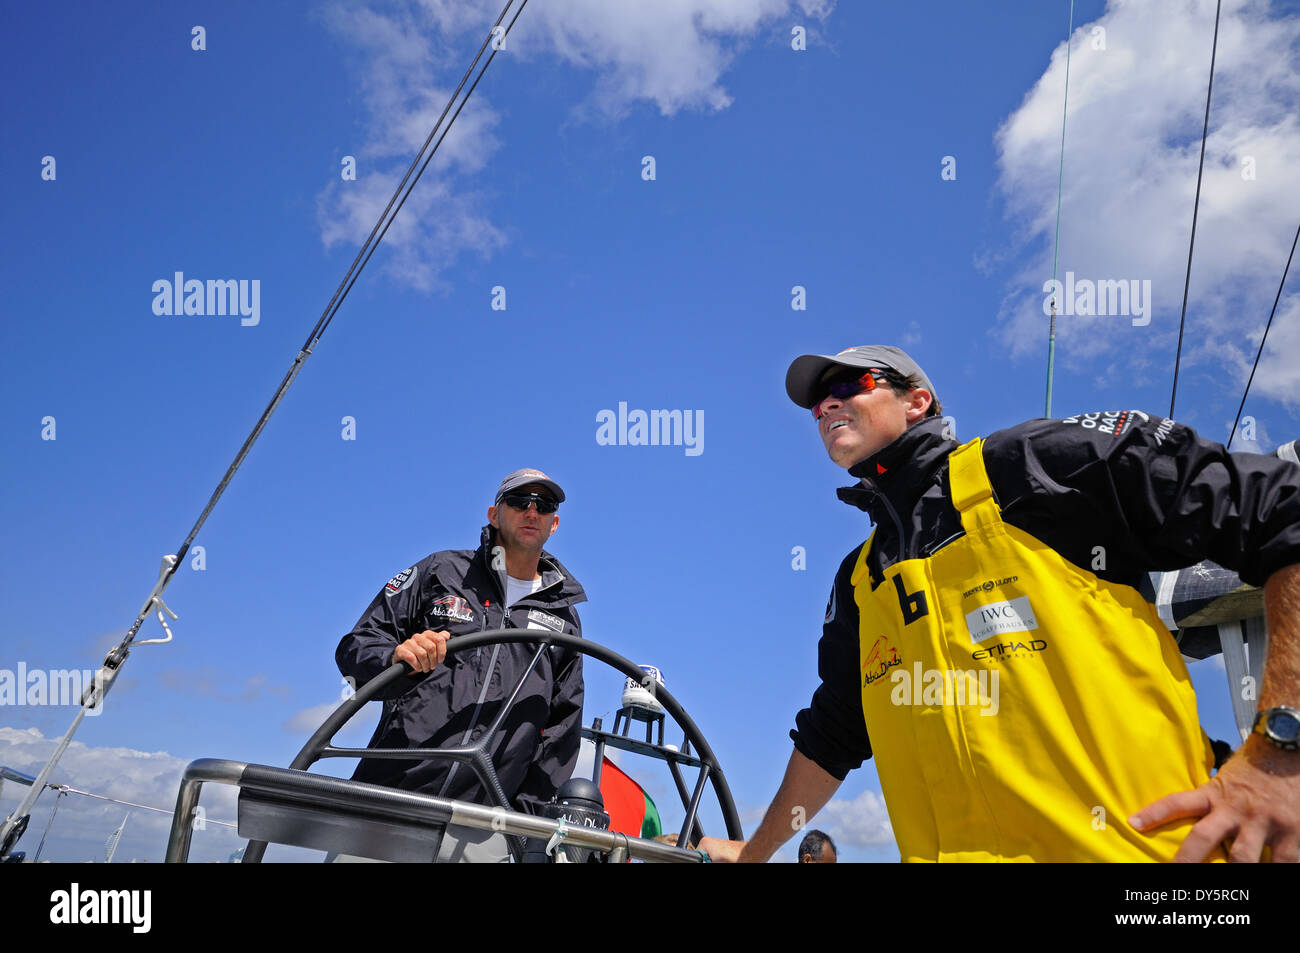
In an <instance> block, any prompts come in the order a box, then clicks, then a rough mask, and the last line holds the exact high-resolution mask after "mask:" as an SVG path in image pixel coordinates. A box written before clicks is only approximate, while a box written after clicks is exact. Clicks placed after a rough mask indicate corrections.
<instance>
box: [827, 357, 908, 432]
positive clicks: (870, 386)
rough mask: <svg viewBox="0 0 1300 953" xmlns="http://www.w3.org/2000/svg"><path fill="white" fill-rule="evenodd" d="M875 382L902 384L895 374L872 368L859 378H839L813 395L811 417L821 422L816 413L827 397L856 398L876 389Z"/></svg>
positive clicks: (839, 398) (838, 398)
mask: <svg viewBox="0 0 1300 953" xmlns="http://www.w3.org/2000/svg"><path fill="white" fill-rule="evenodd" d="M876 381H885V382H886V383H892V382H895V381H897V382H898V383H902V379H901V378H899V377H898V376H897V375H896V374H890V373H889V372H888V371H882V370H880V369H879V368H876V367H873V368H871V370H869V371H867V372H866V373H865V374H863V375H862V376H861V377H848V378H840V379H839V380H834V381H831V382H830V383H829V384H823V385H822V387H821V388H819V389H818V390H817V391H816V392H815V393H814V394H813V405H812V415H813V419H814V420H821V419H822V415H821V414H820V413H818V410H819V409H820V408H821V405H822V402H823V401H824V400H826V398H827V397H834V398H835V399H836V400H848V399H849V398H850V397H856V396H857V395H858V394H862V393H868V394H869V393H871V392H872V391H873V390H875V389H876Z"/></svg>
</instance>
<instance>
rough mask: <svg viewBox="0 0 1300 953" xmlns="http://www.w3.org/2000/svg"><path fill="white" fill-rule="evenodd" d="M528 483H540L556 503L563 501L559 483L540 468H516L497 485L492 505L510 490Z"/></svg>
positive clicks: (498, 501) (562, 492)
mask: <svg viewBox="0 0 1300 953" xmlns="http://www.w3.org/2000/svg"><path fill="white" fill-rule="evenodd" d="M530 483H537V484H540V485H541V486H544V487H546V488H547V489H548V490H550V491H551V495H552V496H554V497H555V502H556V503H563V502H564V491H563V490H561V489H560V484H558V483H556V482H555V481H554V480H552V479H551V478H550V477H548V476H547V475H546V474H545V473H543V472H542V471H541V470H516V471H515V472H514V473H511V474H510V475H509V476H507V477H506V478H505V479H504V480H502V481H501V485H500V486H499V487H497V495H496V499H495V500H493V502H492V505H493V506H496V505H497V504H498V503H500V502H501V497H503V496H505V495H506V494H507V493H509V492H510V491H511V490H517V489H519V488H520V487H521V486H528V484H530Z"/></svg>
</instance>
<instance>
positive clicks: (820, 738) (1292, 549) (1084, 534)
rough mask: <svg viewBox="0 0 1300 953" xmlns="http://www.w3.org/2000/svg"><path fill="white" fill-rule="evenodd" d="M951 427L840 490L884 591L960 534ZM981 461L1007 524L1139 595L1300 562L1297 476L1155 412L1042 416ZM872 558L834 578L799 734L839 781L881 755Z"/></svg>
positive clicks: (869, 465) (931, 430)
mask: <svg viewBox="0 0 1300 953" xmlns="http://www.w3.org/2000/svg"><path fill="white" fill-rule="evenodd" d="M944 429H945V424H944V421H943V420H942V419H940V418H931V419H929V420H926V421H924V422H922V423H920V424H918V425H916V426H914V427H912V428H911V429H910V430H908V431H907V432H905V433H904V434H903V435H902V436H900V437H899V438H898V439H897V440H895V441H894V442H892V443H890V444H889V445H888V446H886V447H884V448H882V449H881V450H880V451H879V452H878V453H876V454H875V455H874V456H872V457H869V458H868V459H866V460H864V461H862V462H860V463H858V464H855V465H854V466H853V467H852V468H851V469H850V470H849V473H850V475H852V476H855V477H858V479H859V480H860V482H859V484H858V485H857V486H853V487H846V488H843V489H841V490H839V491H838V495H839V498H840V499H841V500H843V501H844V502H846V503H849V504H851V505H853V506H856V507H858V508H859V509H861V510H865V511H866V512H867V513H868V514H869V515H870V516H871V521H872V522H873V523H874V524H875V536H874V538H873V540H872V543H871V551H870V552H869V553H868V569H869V573H870V578H871V585H872V587H873V589H874V587H875V586H878V585H879V584H880V582H881V579H882V572H883V570H884V569H886V568H888V567H889V566H892V565H893V564H894V563H895V562H897V561H899V560H901V559H916V558H924V557H926V556H929V555H931V554H933V553H934V552H936V551H937V550H939V549H941V548H942V547H943V546H944V545H945V544H946V543H947V542H950V541H951V540H953V539H955V538H957V537H958V536H961V535H962V533H963V530H962V526H961V518H960V516H959V514H958V513H957V511H956V509H954V508H953V505H952V502H951V499H950V496H949V489H948V454H949V453H951V452H952V451H953V450H955V449H956V448H957V446H958V444H957V441H956V440H953V439H951V438H950V437H945V436H944ZM984 465H985V468H986V469H987V471H988V475H989V482H990V483H991V484H992V486H993V494H994V497H995V499H996V500H997V502H998V505H999V506H1000V507H1001V508H1002V518H1003V519H1004V520H1005V521H1006V522H1008V523H1010V524H1012V525H1013V526H1016V527H1018V528H1020V529H1022V530H1024V531H1025V532H1026V533H1029V534H1030V535H1032V536H1034V537H1036V538H1037V539H1039V540H1041V541H1042V542H1043V543H1045V544H1047V545H1048V546H1050V547H1051V548H1052V549H1054V550H1056V551H1057V552H1058V553H1060V554H1061V555H1062V556H1064V557H1065V558H1066V559H1068V560H1069V561H1071V562H1073V563H1074V564H1075V565H1077V566H1080V567H1082V568H1084V569H1087V570H1089V571H1091V572H1094V573H1095V574H1096V575H1097V576H1099V577H1101V578H1103V579H1106V580H1110V581H1113V582H1118V583H1122V584H1125V585H1130V586H1132V587H1134V588H1135V589H1139V591H1140V587H1141V585H1142V582H1143V580H1144V577H1145V576H1146V574H1147V573H1148V572H1153V571H1158V570H1159V571H1164V570H1172V569H1181V568H1184V567H1186V566H1191V565H1194V564H1196V563H1198V562H1200V561H1201V560H1203V559H1210V560H1213V561H1214V562H1216V563H1219V564H1220V565H1222V566H1226V567H1228V568H1229V569H1232V570H1235V571H1236V572H1237V574H1238V575H1239V576H1240V577H1241V578H1242V580H1244V581H1245V582H1248V583H1250V584H1252V585H1256V586H1262V585H1263V584H1264V582H1265V581H1266V580H1267V579H1268V577H1269V576H1270V575H1272V574H1273V573H1274V572H1275V571H1277V570H1278V569H1281V568H1283V567H1286V566H1290V565H1294V564H1297V563H1300V466H1297V465H1296V464H1294V463H1290V462H1288V461H1285V460H1280V459H1278V458H1276V457H1272V456H1263V455H1260V454H1254V453H1232V454H1229V453H1228V452H1227V450H1225V449H1224V447H1223V446H1222V445H1221V444H1217V443H1213V442H1211V441H1208V440H1205V439H1203V438H1201V437H1199V436H1197V434H1196V433H1195V432H1194V431H1193V430H1191V429H1190V428H1188V427H1185V426H1183V425H1181V424H1178V423H1175V422H1174V421H1172V420H1168V419H1166V418H1162V417H1160V416H1158V415H1148V414H1145V413H1143V412H1142V411H1139V410H1125V411H1108V412H1106V413H1094V414H1083V415H1081V416H1078V417H1069V418H1066V419H1064V420H1046V419H1039V420H1031V421H1029V422H1028V423H1024V424H1020V425H1019V426H1016V427H1011V428H1008V429H1007V430H1000V431H997V432H996V433H993V434H990V435H989V436H988V437H986V438H985V440H984ZM863 545H865V543H864V544H863ZM861 549H862V546H858V547H856V548H855V549H854V550H853V552H851V553H849V555H848V556H847V557H845V559H844V561H843V562H842V563H841V564H840V568H839V571H838V572H837V573H836V575H835V583H834V586H833V588H832V590H831V597H830V601H829V603H828V604H827V607H826V621H825V624H824V626H823V627H822V638H821V641H820V642H819V643H818V660H817V664H818V674H819V675H820V676H821V679H822V683H821V685H820V686H819V687H818V688H817V690H816V692H815V693H814V694H813V698H812V703H811V705H810V706H809V707H808V708H805V709H804V710H803V711H801V712H799V714H798V715H797V716H796V718H795V726H796V727H795V729H794V730H793V731H791V732H790V737H791V738H792V739H793V740H794V744H795V747H796V748H797V749H798V750H799V751H800V753H801V754H803V755H804V756H805V757H807V758H809V759H811V760H813V761H815V762H817V764H819V765H820V766H821V767H822V768H823V769H824V770H825V771H827V772H828V773H829V774H831V775H833V776H834V777H836V778H839V779H840V780H843V779H844V777H845V775H847V774H848V772H849V771H851V770H852V769H854V768H856V767H859V766H860V765H861V764H862V762H863V760H864V759H865V758H869V757H870V756H871V744H870V740H869V738H868V737H867V730H866V725H865V723H864V721H863V715H862V695H861V686H860V680H859V672H860V669H859V664H858V606H857V603H856V602H855V601H854V598H853V586H852V584H851V583H850V582H849V576H850V575H851V573H852V571H853V566H854V564H855V563H856V562H857V558H858V553H859V552H860V551H861Z"/></svg>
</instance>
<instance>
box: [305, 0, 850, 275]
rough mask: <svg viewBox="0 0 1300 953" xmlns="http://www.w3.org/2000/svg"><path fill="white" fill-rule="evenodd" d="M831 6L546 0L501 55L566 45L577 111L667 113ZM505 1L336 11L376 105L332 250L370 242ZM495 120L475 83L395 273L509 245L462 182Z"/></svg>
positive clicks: (335, 186) (416, 1) (716, 90)
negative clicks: (637, 107)
mask: <svg viewBox="0 0 1300 953" xmlns="http://www.w3.org/2000/svg"><path fill="white" fill-rule="evenodd" d="M833 9H834V0H794V2H792V0H655V2H639V3H632V2H623V0H620V2H617V3H611V2H608V0H547V2H537V3H533V4H531V5H529V6H528V7H526V8H525V9H524V10H523V13H522V14H521V15H520V17H519V21H518V23H517V24H516V25H515V27H514V29H513V30H512V31H511V33H510V35H509V37H508V38H507V39H506V52H505V53H504V54H502V55H510V56H519V57H522V58H524V59H531V60H533V61H534V65H535V68H536V69H539V70H540V69H546V68H548V66H547V64H546V63H545V62H541V61H540V58H541V57H558V58H559V59H560V60H562V61H564V62H566V63H568V64H570V65H572V66H575V67H578V68H580V69H585V70H590V71H592V72H593V73H594V74H595V88H594V90H593V92H592V94H591V97H590V100H589V102H588V103H587V104H575V111H578V112H584V111H585V112H595V113H596V114H600V115H604V116H609V117H617V116H619V115H622V114H623V113H625V112H626V111H627V110H628V109H629V108H630V107H631V106H632V105H634V104H636V103H650V104H652V105H654V106H655V107H656V108H657V109H658V110H659V112H660V113H661V114H663V115H665V116H670V115H673V114H674V113H676V112H678V111H680V110H683V109H695V110H704V111H717V110H720V109H725V108H726V107H727V106H728V105H730V103H731V101H732V98H731V94H730V93H728V92H727V90H726V88H725V87H724V86H723V85H722V76H723V74H724V73H725V72H726V70H727V67H728V66H729V65H730V63H731V61H732V60H733V59H734V58H735V56H736V55H738V53H739V52H740V50H741V49H742V48H743V47H744V45H745V44H746V43H749V42H753V41H755V40H757V39H759V38H760V37H761V36H762V35H763V33H764V31H767V30H772V31H775V32H776V33H777V34H780V35H781V38H782V42H786V41H788V34H784V33H780V29H778V28H780V27H788V25H789V23H791V22H793V21H791V20H790V17H791V16H793V15H796V14H797V15H799V16H800V17H803V18H811V19H815V20H818V21H820V20H824V19H825V18H826V17H827V16H829V15H830V13H831V11H832V10H833ZM496 13H497V11H496V10H492V11H490V12H489V11H488V10H487V9H485V8H484V7H483V5H482V4H481V3H479V2H478V0H397V2H390V3H385V4H375V5H373V6H370V7H366V6H352V5H343V4H338V5H335V6H333V7H330V8H329V9H328V11H327V13H326V15H325V19H326V22H327V23H328V24H329V26H330V28H331V29H332V30H333V31H334V32H335V33H336V34H337V35H338V36H339V37H341V38H342V39H343V40H345V41H346V42H347V43H349V44H350V45H351V46H352V47H353V48H354V50H355V51H356V52H357V54H358V56H357V62H358V63H359V64H363V65H360V66H359V69H360V82H361V91H362V98H363V100H364V102H365V108H366V110H367V113H368V117H367V123H366V139H365V142H364V144H363V145H362V146H361V147H359V148H358V149H357V150H356V156H357V160H358V173H357V179H356V181H349V182H344V181H338V182H334V183H332V184H331V185H330V186H328V187H327V188H326V189H324V190H323V191H322V192H321V194H320V195H319V196H318V200H317V215H318V220H319V223H320V227H321V238H322V241H323V242H324V244H325V247H326V248H331V247H333V246H334V245H336V244H340V243H343V244H345V245H348V246H356V247H359V246H360V244H361V242H363V241H364V240H365V237H366V236H367V235H368V234H369V233H370V229H371V228H372V227H373V226H374V223H375V221H376V220H377V219H378V218H379V215H380V213H381V212H382V210H383V209H384V207H385V205H386V204H387V202H388V199H389V197H390V196H391V194H392V191H393V189H394V188H395V186H396V184H397V182H398V181H399V180H400V178H401V176H402V175H403V174H404V172H405V171H406V168H407V166H408V165H409V163H410V160H411V158H413V157H414V155H415V154H416V153H417V151H418V150H419V148H420V146H421V145H422V144H423V143H424V140H425V138H426V137H427V135H428V132H429V130H430V129H431V128H432V127H433V124H434V121H435V120H436V119H437V117H438V115H439V114H440V112H441V110H442V109H443V106H444V105H445V103H446V101H447V98H448V94H449V93H450V91H451V90H452V89H454V88H455V86H456V84H457V83H458V82H459V81H460V78H461V75H462V74H463V72H464V69H465V66H466V64H467V62H468V59H469V57H468V56H466V55H465V53H466V51H467V50H469V49H475V50H477V48H478V46H477V44H478V43H480V42H481V37H482V36H486V35H487V30H488V28H489V26H490V25H491V24H492V22H494V20H493V18H494V17H495V15H496ZM509 22H510V21H509V19H507V20H506V23H509ZM810 33H811V31H810ZM774 35H775V34H774ZM811 35H812V36H814V37H815V36H816V34H815V33H813V34H811ZM471 36H472V38H473V41H474V42H473V44H471V43H469V42H468V40H469V39H470V37H471ZM449 41H454V42H449ZM498 122H499V119H498V116H497V113H496V112H495V111H494V109H493V108H492V105H491V98H490V96H489V95H488V94H487V92H486V91H485V90H482V89H480V90H478V91H476V92H475V94H474V96H473V98H472V99H470V100H469V103H468V104H467V105H466V107H465V110H464V112H463V113H462V114H461V115H460V117H459V118H458V119H457V120H456V123H455V125H454V126H452V128H451V131H450V132H449V133H448V136H447V139H446V141H445V142H444V143H443V145H442V146H441V147H440V148H439V150H438V154H437V159H436V160H435V161H434V162H433V163H432V164H431V165H430V166H429V171H428V173H426V174H425V176H424V177H423V178H422V179H421V180H420V183H419V185H418V186H417V187H416V189H415V190H414V192H413V193H412V195H411V199H410V201H409V202H408V203H407V205H406V207H404V208H403V210H402V212H401V213H400V214H399V215H398V217H397V220H396V222H395V223H394V225H393V227H392V228H391V229H390V230H389V232H388V234H387V236H386V237H385V238H384V245H385V246H386V247H387V251H385V252H382V253H380V254H381V255H382V257H383V262H384V264H383V267H384V268H385V270H386V271H387V273H388V274H389V275H390V276H391V277H393V278H395V279H397V280H399V281H402V282H404V283H406V284H409V285H410V286H412V287H414V288H417V289H419V290H422V291H429V290H433V289H436V288H438V287H439V286H440V285H441V283H442V282H441V280H440V277H439V276H440V275H441V273H442V272H443V271H444V270H445V269H446V268H447V267H448V266H449V265H451V264H452V263H453V262H454V261H455V259H456V257H457V256H458V255H459V254H461V253H463V252H466V251H469V252H476V253H478V254H480V255H482V256H484V257H486V256H488V255H490V254H492V253H493V252H495V251H497V250H499V249H500V248H502V247H503V246H504V245H505V243H506V237H505V234H504V232H503V231H502V229H500V228H499V227H497V226H496V225H494V224H493V223H492V221H491V220H490V217H489V215H488V213H487V211H486V210H485V204H486V203H485V201H484V200H483V199H482V198H481V197H480V196H478V195H476V194H475V193H474V192H473V191H472V190H470V189H468V188H467V187H466V186H465V184H464V181H463V180H464V178H465V177H467V176H470V175H472V174H473V173H475V172H477V171H479V170H480V169H482V168H483V167H484V165H485V164H486V163H487V161H488V160H489V159H490V158H491V156H492V155H493V154H494V153H495V152H496V150H497V149H498V148H499V147H500V140H499V139H498V138H497V136H496V135H495V132H494V130H495V129H496V128H497V126H498Z"/></svg>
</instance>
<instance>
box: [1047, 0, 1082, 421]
mask: <svg viewBox="0 0 1300 953" xmlns="http://www.w3.org/2000/svg"><path fill="white" fill-rule="evenodd" d="M1072 36H1074V0H1070V23H1069V26H1068V27H1066V30H1065V101H1064V102H1063V103H1062V104H1061V167H1060V170H1059V171H1058V172H1057V176H1056V237H1055V238H1054V239H1053V240H1052V285H1053V287H1055V285H1056V265H1057V261H1058V258H1059V255H1060V251H1061V189H1062V187H1063V186H1064V184H1065V117H1066V113H1067V110H1068V108H1069V105H1070V38H1071V37H1072ZM1055 369H1056V298H1055V297H1053V298H1052V323H1051V329H1050V330H1049V332H1048V336H1047V407H1046V409H1045V410H1044V411H1043V416H1044V417H1050V416H1052V377H1053V376H1054V371H1055Z"/></svg>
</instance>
